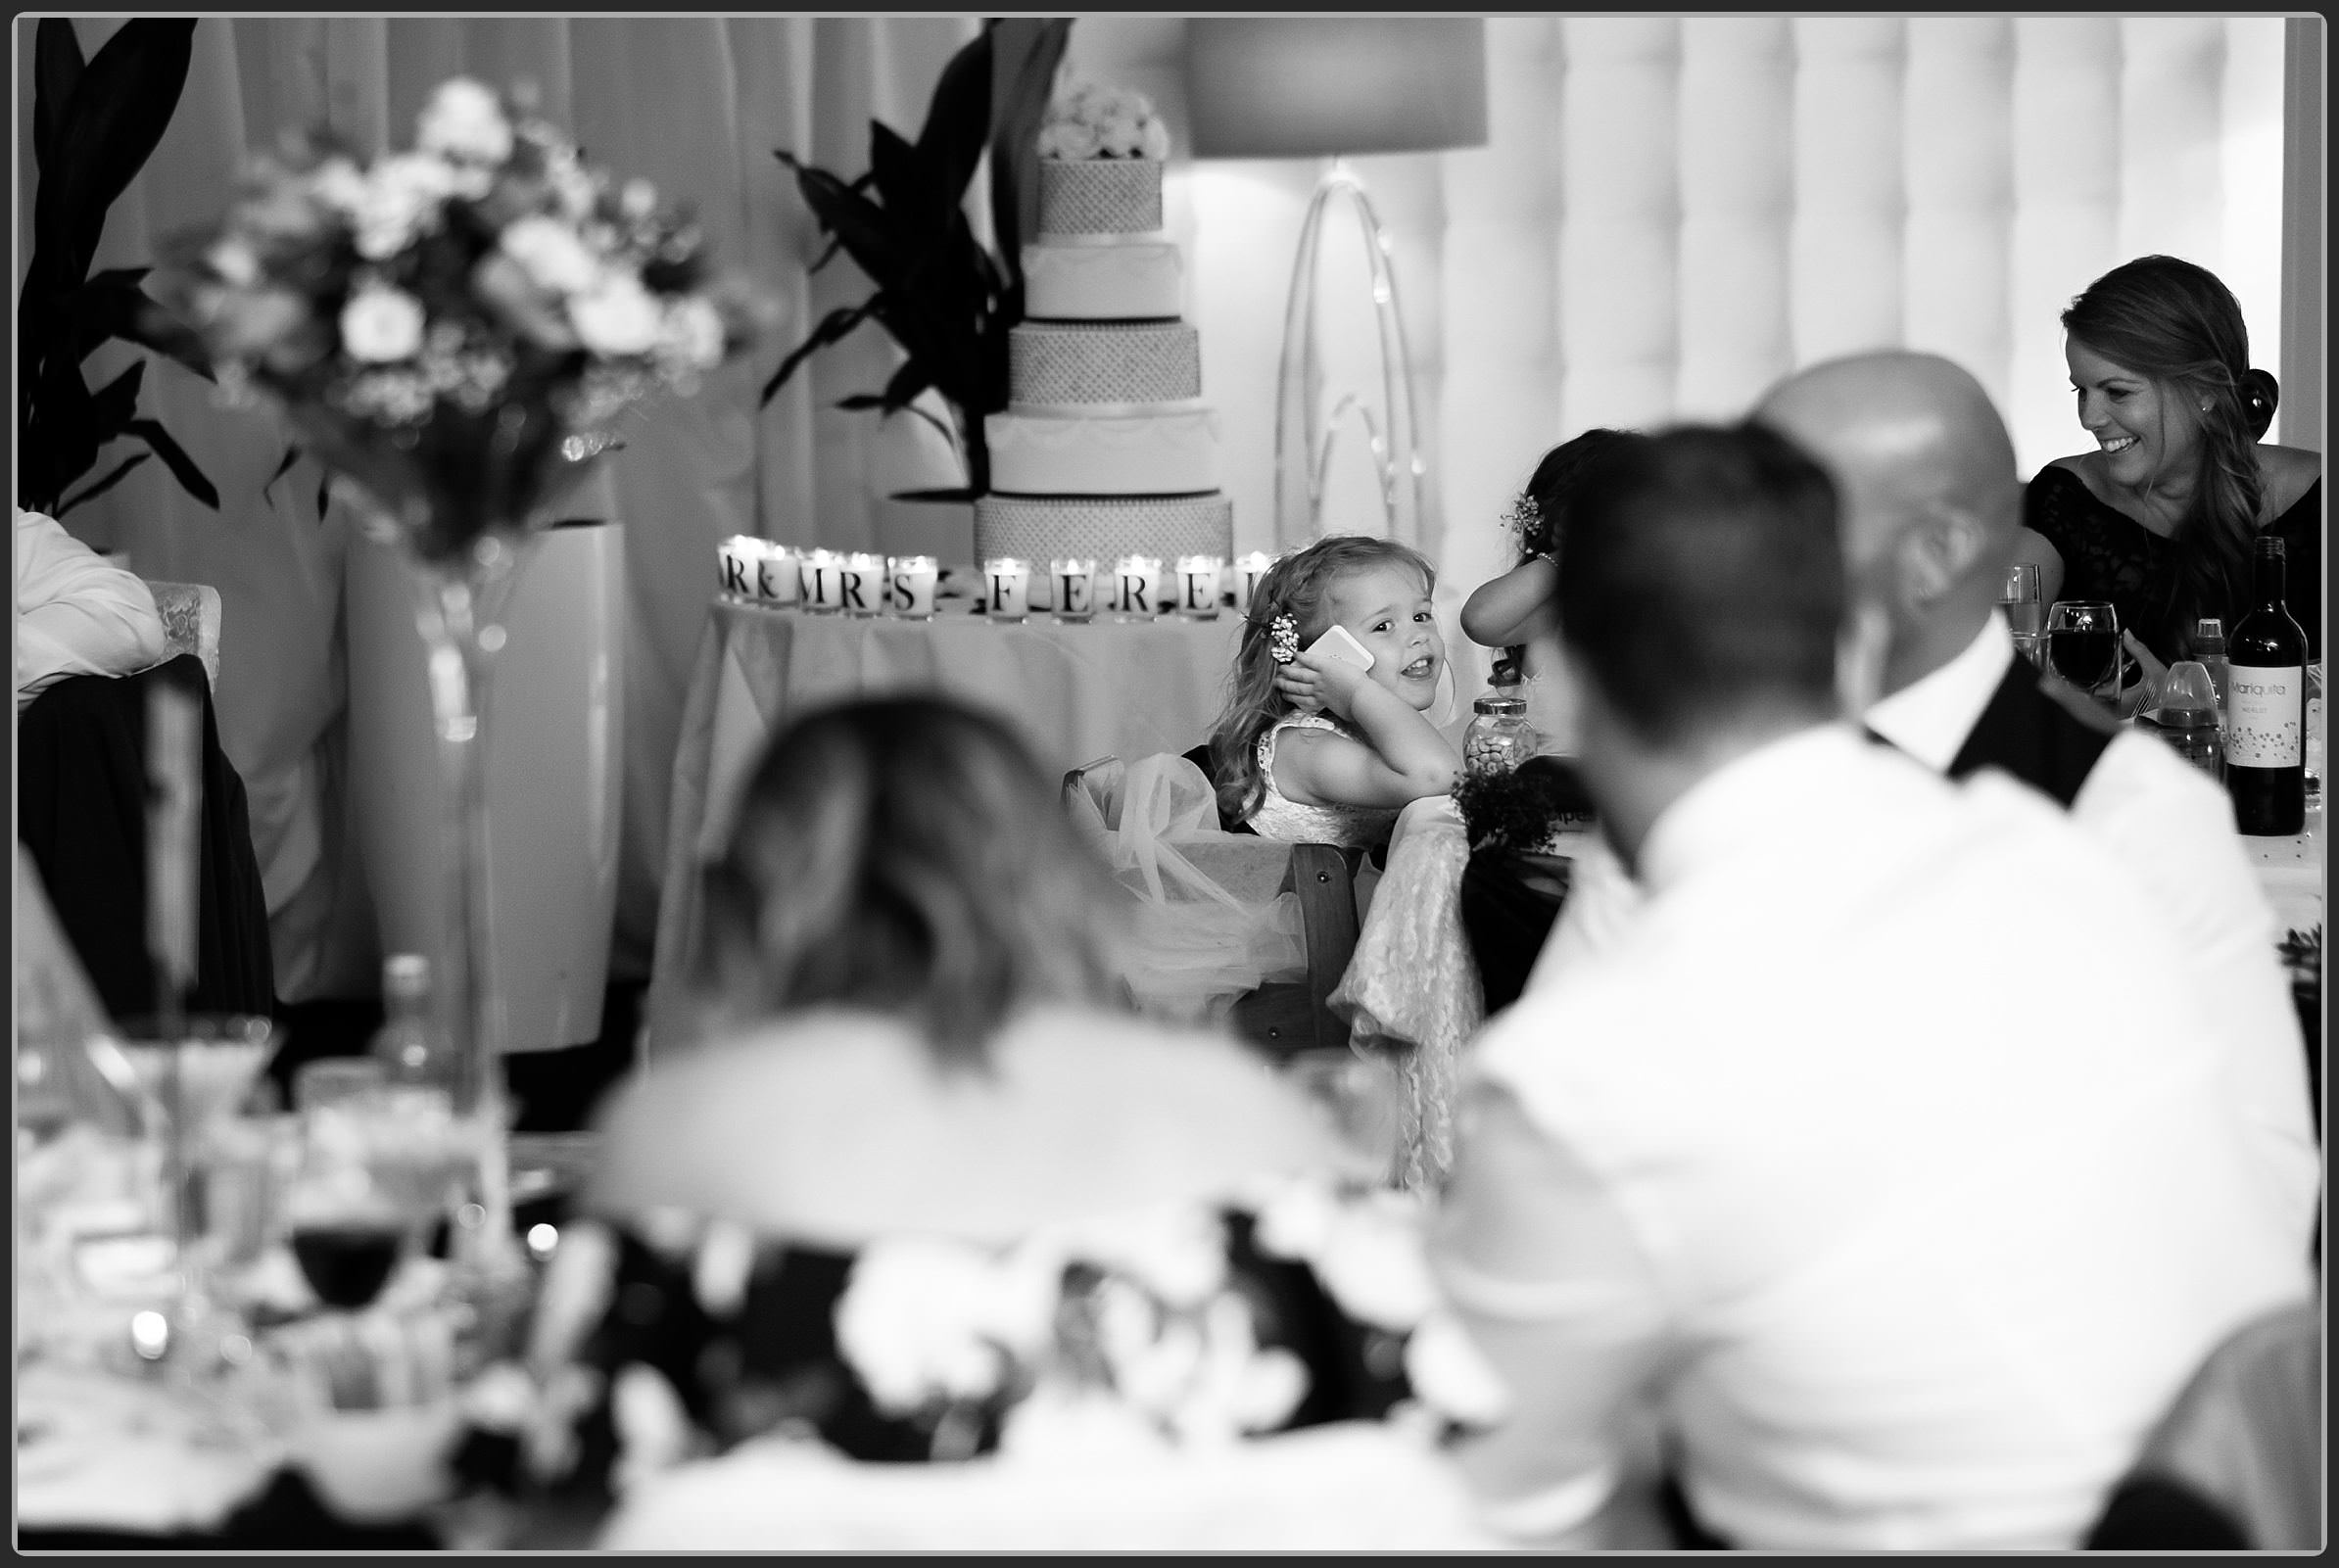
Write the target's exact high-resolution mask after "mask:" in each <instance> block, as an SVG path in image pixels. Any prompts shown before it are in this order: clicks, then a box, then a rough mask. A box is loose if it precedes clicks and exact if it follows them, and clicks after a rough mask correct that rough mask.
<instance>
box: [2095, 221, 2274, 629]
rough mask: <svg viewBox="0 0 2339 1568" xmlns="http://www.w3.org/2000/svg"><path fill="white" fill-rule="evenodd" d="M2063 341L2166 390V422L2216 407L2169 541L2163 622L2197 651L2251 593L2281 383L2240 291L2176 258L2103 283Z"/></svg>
mask: <svg viewBox="0 0 2339 1568" xmlns="http://www.w3.org/2000/svg"><path fill="white" fill-rule="evenodd" d="M2063 330H2064V331H2066V332H2068V333H2069V334H2070V335H2071V336H2072V337H2074V338H2076V339H2077V340H2078V341H2079V342H2081V343H2083V344H2085V345H2086V346H2087V347H2088V348H2090V349H2092V350H2094V351H2095V352H2096V353H2097V354H2099V355H2101V356H2104V357H2105V358H2107V359H2109V360H2111V361H2112V362H2113V363H2114V364H2117V365H2119V366H2121V367H2122V368H2124V369H2127V370H2132V371H2134V372H2136V373H2137V374H2139V375H2143V376H2148V377H2150V378H2151V379H2152V380H2153V381H2155V382H2156V383H2158V384H2159V386H2160V388H2161V392H2162V409H2163V412H2162V417H2163V419H2164V421H2165V420H2166V418H2167V404H2168V400H2169V399H2172V398H2181V399H2183V400H2184V401H2185V403H2186V404H2187V405H2188V406H2189V407H2190V408H2193V409H2196V410H2201V409H2202V408H2203V405H2204V404H2207V407H2206V410H2204V411H2201V412H2200V414H2199V418H2200V421H2201V460H2200V467H2199V469H2198V470H2197V471H2196V473H2195V475H2194V482H2193V499H2192V502H2191V505H2190V506H2189V507H2188V508H2187V509H2186V511H2185V515H2184V517H2183V518H2182V520H2181V521H2179V523H2178V524H2177V527H2176V531H2175V533H2174V534H2173V535H2172V537H2171V540H2170V543H2171V544H2172V546H2173V547H2174V549H2175V561H2176V570H2175V574H2174V579H2173V581H2172V584H2171V590H2170V598H2169V602H2168V603H2166V604H2165V605H2163V606H2162V612H2161V613H2162V621H2163V625H2164V627H2165V628H2166V630H2167V632H2168V634H2169V636H2170V638H2171V640H2172V643H2173V645H2175V646H2179V647H2183V646H2188V645H2189V644H2190V641H2191V634H2192V629H2193V617H2195V616H2196V615H2226V616H2229V615H2231V613H2232V606H2233V605H2234V604H2235V603H2236V602H2238V600H2239V598H2240V596H2241V593H2242V590H2243V588H2244V587H2245V586H2246V585H2247V584H2248V582H2249V565H2250V544H2251V541H2252V540H2253V539H2254V538H2256V536H2257V533H2258V513H2259V509H2260V507H2261V506H2262V505H2263V503H2264V501H2265V499H2266V481H2265V478H2264V476H2263V474H2262V473H2261V471H2260V469H2259V466H2258V450H2257V448H2258V438H2259V437H2260V436H2262V435H2264V434H2265V433H2266V431H2267V427H2268V425H2269V424H2270V423H2271V422H2272V419H2273V414H2274V403H2275V399H2276V397H2277V395H2278V393H2277V389H2276V387H2275V385H2274V378H2273V377H2271V376H2269V375H2267V373H2266V372H2265V371H2263V370H2253V369H2252V368H2250V334H2249V329H2248V328H2247V327H2246V326H2244V325H2243V322H2242V312H2241V306H2240V304H2239V303H2238V302H2237V301H2236V300H2235V299H2234V298H2233V293H2232V291H2231V290H2230V289H2228V288H2226V287H2225V285H2224V284H2222V283H2220V281H2218V278H2217V275H2216V274H2215V273H2213V272H2210V271H2208V270H2207V269H2205V268H2203V267H2198V266H2195V265H2194V264H2193V263H2192V262H2190V261H2179V260H2177V259H2176V258H2175V257H2173V256H2145V257H2139V258H2137V259H2136V260H2135V261H2129V262H2126V263H2124V264H2123V265H2121V266H2116V267H2114V268H2113V269H2112V270H2111V271H2109V272H2106V273H2105V274H2104V275H2103V276H2102V277H2099V278H2097V279H2096V280H2095V281H2094V282H2093V283H2090V284H2089V285H2088V286H2087V292H2086V293H2084V294H2082V295H2080V296H2079V297H2078V298H2077V299H2076V300H2074V301H2073V302H2072V304H2071V309H2068V310H2065V311H2064V312H2063ZM2163 439H2164V441H2165V440H2166V432H2165V431H2164V432H2163Z"/></svg>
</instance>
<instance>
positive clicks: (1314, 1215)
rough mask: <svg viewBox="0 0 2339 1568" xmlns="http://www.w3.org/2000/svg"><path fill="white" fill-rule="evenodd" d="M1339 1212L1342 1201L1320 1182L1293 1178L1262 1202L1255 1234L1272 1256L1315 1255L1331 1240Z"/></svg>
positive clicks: (1302, 1257)
mask: <svg viewBox="0 0 2339 1568" xmlns="http://www.w3.org/2000/svg"><path fill="white" fill-rule="evenodd" d="M1339 1212H1340V1209H1339V1201H1338V1200H1337V1199H1335V1198H1334V1197H1333V1196H1332V1193H1331V1190H1330V1189H1329V1188H1327V1187H1325V1186H1324V1185H1322V1184H1321V1183H1320V1182H1314V1181H1293V1182H1290V1183H1287V1184H1286V1185H1285V1186H1284V1187H1283V1188H1282V1190H1281V1191H1279V1192H1277V1193H1275V1194H1274V1195H1273V1196H1272V1197H1271V1198H1269V1199H1267V1201H1266V1202H1265V1203H1263V1204H1261V1205H1260V1206H1259V1210H1258V1216H1259V1228H1258V1229H1257V1230H1256V1231H1255V1232H1254V1233H1253V1234H1254V1235H1255V1236H1256V1238H1257V1240H1258V1242H1259V1249H1260V1251H1262V1252H1264V1253H1265V1254H1266V1255H1267V1256H1268V1257H1269V1258H1290V1259H1309V1258H1313V1257H1314V1256H1315V1255H1316V1254H1317V1253H1320V1252H1322V1251H1323V1250H1324V1247H1325V1245H1326V1244H1327V1243H1329V1242H1330V1241H1331V1239H1332V1226H1333V1222H1334V1220H1335V1219H1336V1218H1337V1217H1338V1214H1339Z"/></svg>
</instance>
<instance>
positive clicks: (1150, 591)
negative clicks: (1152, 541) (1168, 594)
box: [1111, 555, 1165, 621]
mask: <svg viewBox="0 0 2339 1568" xmlns="http://www.w3.org/2000/svg"><path fill="white" fill-rule="evenodd" d="M1164 575H1165V574H1164V573H1163V571H1162V558H1161V557H1160V556H1159V555H1123V556H1122V557H1121V559H1120V560H1119V561H1117V562H1115V563H1114V567H1113V602H1112V605H1111V609H1112V611H1113V619H1115V620H1116V621H1150V620H1152V619H1153V618H1154V617H1155V616H1156V615H1159V614H1160V613H1161V612H1162V610H1163V608H1164V605H1163V603H1162V588H1163V578H1164Z"/></svg>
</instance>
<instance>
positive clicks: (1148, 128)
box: [1141, 119, 1169, 164]
mask: <svg viewBox="0 0 2339 1568" xmlns="http://www.w3.org/2000/svg"><path fill="white" fill-rule="evenodd" d="M1141 156H1143V157H1146V158H1150V159H1152V160H1153V161H1154V162H1155V163H1157V164H1160V163H1166V162H1168V161H1169V126H1168V125H1165V124H1164V123H1162V121H1161V120H1159V119H1149V120H1147V121H1146V122H1145V146H1144V148H1143V150H1142V155H1141Z"/></svg>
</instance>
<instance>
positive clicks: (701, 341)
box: [658, 294, 723, 370]
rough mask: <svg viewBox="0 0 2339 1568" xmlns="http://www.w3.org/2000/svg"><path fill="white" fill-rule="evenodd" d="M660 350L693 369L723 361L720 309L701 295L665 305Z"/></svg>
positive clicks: (704, 368) (659, 340)
mask: <svg viewBox="0 0 2339 1568" xmlns="http://www.w3.org/2000/svg"><path fill="white" fill-rule="evenodd" d="M658 348H659V351H660V352H661V353H663V354H665V355H667V356H671V357H672V358H674V359H675V360H677V361H679V362H680V363H681V364H683V365H685V366H687V367H688V368H690V369H692V370H712V369H713V368H714V367H715V366H717V365H719V364H721V363H722V362H723V312H722V311H720V310H718V309H715V307H714V303H713V302H712V301H710V300H708V299H706V298H705V297H704V296H702V295H696V294H692V295H686V296H684V297H683V298H682V299H679V300H677V301H675V302H674V303H673V304H672V305H670V306H668V307H667V308H666V320H665V323H664V325H663V327H662V328H661V330H660V332H659V338H658Z"/></svg>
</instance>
